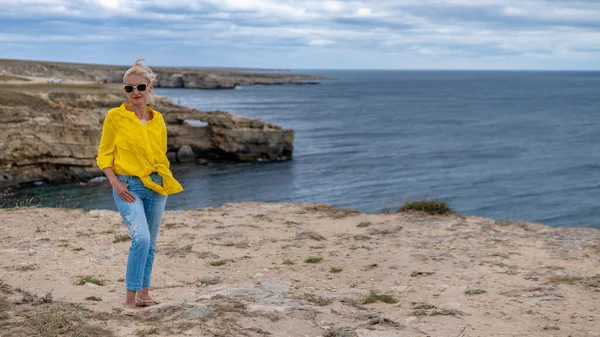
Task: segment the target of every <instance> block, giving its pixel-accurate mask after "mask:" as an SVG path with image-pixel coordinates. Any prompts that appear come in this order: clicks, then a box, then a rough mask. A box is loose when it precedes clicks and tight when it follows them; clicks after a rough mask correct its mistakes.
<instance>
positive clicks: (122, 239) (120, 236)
mask: <svg viewBox="0 0 600 337" xmlns="http://www.w3.org/2000/svg"><path fill="white" fill-rule="evenodd" d="M129 240H131V237H130V236H129V234H123V233H115V238H114V240H113V243H119V242H125V241H129Z"/></svg>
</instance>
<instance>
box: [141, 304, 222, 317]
mask: <svg viewBox="0 0 600 337" xmlns="http://www.w3.org/2000/svg"><path fill="white" fill-rule="evenodd" d="M140 313H141V315H143V316H149V317H156V316H158V318H162V317H166V316H173V315H177V316H178V318H186V319H190V320H198V319H203V318H210V317H214V316H217V312H216V310H215V309H212V308H209V307H206V306H204V305H200V304H196V303H184V302H169V303H160V304H158V305H154V306H151V307H147V308H144V309H140Z"/></svg>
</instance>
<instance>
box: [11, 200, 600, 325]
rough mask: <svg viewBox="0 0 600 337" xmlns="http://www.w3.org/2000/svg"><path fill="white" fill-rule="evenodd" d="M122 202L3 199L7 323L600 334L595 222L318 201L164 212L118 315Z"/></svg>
mask: <svg viewBox="0 0 600 337" xmlns="http://www.w3.org/2000/svg"><path fill="white" fill-rule="evenodd" d="M128 248H129V241H128V237H127V230H126V227H125V226H124V224H123V223H122V220H121V218H120V216H119V214H118V213H116V212H112V211H90V212H85V211H82V210H69V209H45V208H15V209H1V210H0V336H79V337H83V336H298V337H304V336H311V337H315V336H322V337H345V336H361V337H362V336H369V337H373V336H374V337H378V336H390V337H393V336H403V337H412V336H415V337H417V336H418V337H423V336H432V337H433V336H440V337H442V336H443V337H467V336H523V337H525V336H565V337H566V336H572V337H580V336H600V318H599V317H598V310H599V309H600V267H599V266H600V264H599V262H600V230H596V229H584V228H550V227H546V226H543V225H540V224H530V223H521V222H507V221H503V222H498V221H494V220H490V219H485V218H480V217H470V216H459V215H451V216H429V215H425V214H421V213H395V214H361V213H359V212H355V211H351V210H342V209H334V208H331V207H329V206H326V205H318V204H311V203H235V204H227V205H224V206H222V207H219V208H205V209H199V210H191V211H168V212H166V214H165V218H164V220H163V222H162V227H161V231H160V236H159V240H158V245H157V256H156V260H155V266H154V273H153V285H152V292H151V293H152V294H153V296H154V297H155V298H157V299H159V300H160V301H162V302H163V303H162V304H161V305H159V306H157V307H151V308H140V309H139V310H138V312H137V313H136V315H135V316H134V317H124V316H122V315H121V308H122V305H123V300H124V294H125V290H124V286H125V284H124V274H125V265H126V259H127V251H128Z"/></svg>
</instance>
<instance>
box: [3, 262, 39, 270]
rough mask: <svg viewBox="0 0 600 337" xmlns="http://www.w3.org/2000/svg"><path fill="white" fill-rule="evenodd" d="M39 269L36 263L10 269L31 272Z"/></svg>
mask: <svg viewBox="0 0 600 337" xmlns="http://www.w3.org/2000/svg"><path fill="white" fill-rule="evenodd" d="M39 268H40V266H39V265H38V264H37V263H24V264H21V265H15V266H11V267H10V269H12V270H17V271H32V270H36V269H39Z"/></svg>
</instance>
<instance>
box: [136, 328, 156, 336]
mask: <svg viewBox="0 0 600 337" xmlns="http://www.w3.org/2000/svg"><path fill="white" fill-rule="evenodd" d="M159 333H160V331H159V329H158V327H155V326H153V327H148V328H143V329H137V330H135V335H136V336H149V335H158V334H159Z"/></svg>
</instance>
